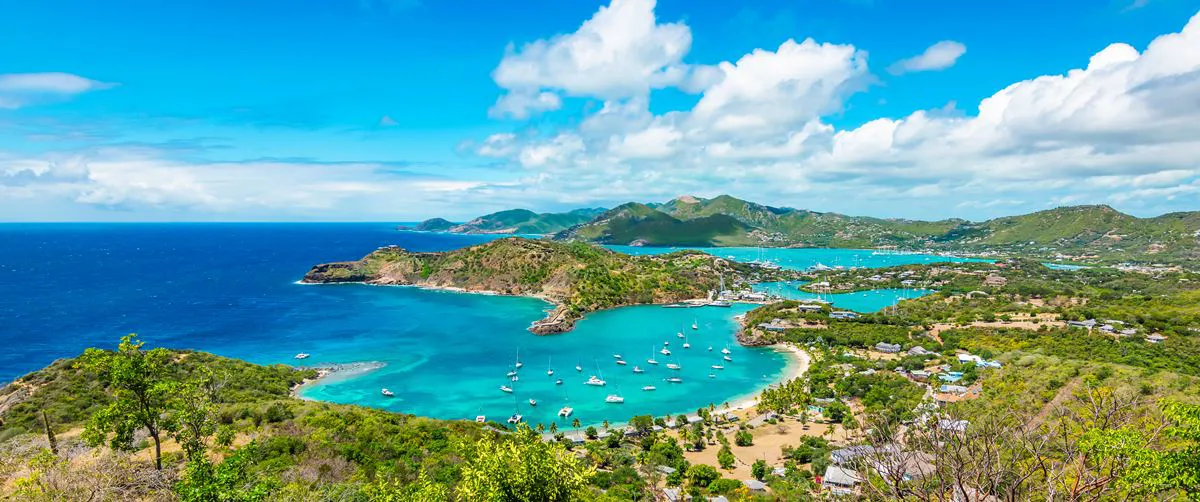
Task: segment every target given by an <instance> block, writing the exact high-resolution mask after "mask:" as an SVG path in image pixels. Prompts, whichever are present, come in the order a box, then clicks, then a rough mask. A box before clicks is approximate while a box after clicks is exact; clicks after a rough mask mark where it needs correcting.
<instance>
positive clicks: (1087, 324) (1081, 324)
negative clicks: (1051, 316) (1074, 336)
mask: <svg viewBox="0 0 1200 502" xmlns="http://www.w3.org/2000/svg"><path fill="white" fill-rule="evenodd" d="M1067 326H1071V327H1075V328H1084V329H1092V328H1094V327H1096V320H1095V319H1088V320H1086V321H1067Z"/></svg>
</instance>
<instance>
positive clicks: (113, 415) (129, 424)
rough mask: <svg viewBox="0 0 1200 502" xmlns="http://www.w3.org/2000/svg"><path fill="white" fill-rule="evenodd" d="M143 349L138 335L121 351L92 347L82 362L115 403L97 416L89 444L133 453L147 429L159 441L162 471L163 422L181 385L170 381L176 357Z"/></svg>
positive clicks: (125, 341)
mask: <svg viewBox="0 0 1200 502" xmlns="http://www.w3.org/2000/svg"><path fill="white" fill-rule="evenodd" d="M142 345H144V342H142V341H139V340H138V338H137V335H136V334H129V335H126V336H124V337H122V338H121V344H120V345H119V346H118V347H117V351H116V352H109V351H106V350H101V349H95V348H91V349H87V351H85V352H84V353H83V356H81V357H80V365H81V366H82V367H84V368H86V369H88V370H89V371H94V372H95V373H97V374H98V375H99V378H100V381H101V382H103V383H104V384H105V385H106V386H107V387H108V389H109V391H110V392H111V393H112V398H113V401H112V402H111V403H109V405H108V406H106V407H104V408H103V409H101V410H98V411H96V413H95V414H93V415H92V417H91V420H90V421H89V422H88V423H87V426H86V427H85V428H84V433H83V439H84V441H85V442H86V443H87V444H88V445H89V446H99V445H101V444H108V445H109V446H110V447H111V448H113V449H117V450H133V449H134V444H133V439H134V434H135V432H136V431H137V430H138V429H145V430H146V432H147V434H149V436H150V438H151V439H153V440H154V467H155V468H156V469H160V470H161V469H162V442H161V435H162V432H163V428H162V425H163V424H162V423H161V420H162V416H163V414H164V412H166V411H167V407H168V402H169V400H170V397H171V396H172V395H173V394H174V391H175V387H176V386H175V385H173V384H172V382H170V381H169V380H168V379H167V376H166V373H167V363H168V361H169V360H170V357H171V355H170V353H169V352H167V351H166V350H164V349H153V350H149V351H143V350H142Z"/></svg>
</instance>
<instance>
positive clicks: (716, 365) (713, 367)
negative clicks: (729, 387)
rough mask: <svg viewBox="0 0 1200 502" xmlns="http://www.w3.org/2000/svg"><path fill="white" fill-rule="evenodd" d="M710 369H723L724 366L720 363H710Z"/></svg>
mask: <svg viewBox="0 0 1200 502" xmlns="http://www.w3.org/2000/svg"><path fill="white" fill-rule="evenodd" d="M712 369H714V370H723V369H725V366H722V365H720V364H714V365H712Z"/></svg>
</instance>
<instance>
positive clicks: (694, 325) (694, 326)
mask: <svg viewBox="0 0 1200 502" xmlns="http://www.w3.org/2000/svg"><path fill="white" fill-rule="evenodd" d="M692 329H700V325H698V324H696V320H695V319H693V320H692Z"/></svg>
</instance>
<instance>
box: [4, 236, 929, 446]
mask: <svg viewBox="0 0 1200 502" xmlns="http://www.w3.org/2000/svg"><path fill="white" fill-rule="evenodd" d="M494 238H496V236H469V235H449V234H433V233H415V232H397V231H395V229H394V226H393V225H391V224H380V223H361V224H360V223H356V224H3V225H0V243H2V244H3V245H0V318H3V319H4V320H5V322H4V323H3V324H2V325H0V343H2V344H3V345H4V347H5V348H6V350H4V351H0V381H8V380H11V379H13V378H16V377H17V376H19V375H21V374H24V373H26V372H29V371H33V370H36V369H39V368H41V367H44V366H46V365H47V364H49V363H50V362H52V361H53V360H54V359H57V358H61V357H71V356H75V355H77V354H79V353H80V352H81V351H82V350H83V349H84V348H87V347H91V346H99V347H113V346H115V344H116V341H117V339H118V338H119V337H120V336H122V335H124V334H126V333H131V332H137V333H139V334H140V335H141V337H142V338H143V339H144V340H146V341H147V343H148V345H149V346H152V347H172V348H185V349H197V350H205V351H210V352H213V353H216V354H219V355H223V356H228V357H235V358H239V359H244V360H248V361H251V362H255V363H263V364H270V363H285V364H295V363H298V362H299V361H297V360H295V359H293V358H292V356H294V355H295V354H297V353H299V352H306V353H309V354H311V357H310V358H309V359H306V360H304V361H303V363H304V364H307V365H314V364H321V363H353V362H370V361H377V362H382V363H385V364H386V365H385V366H384V367H383V368H380V369H378V370H375V371H372V372H369V373H365V374H362V375H358V376H357V377H355V378H349V379H342V380H337V379H331V380H328V381H323V382H321V383H320V384H318V385H315V386H312V387H309V388H306V389H304V391H303V395H304V396H306V397H309V398H313V399H325V400H329V401H335V402H342V403H354V404H363V405H368V406H375V407H380V408H386V409H390V410H395V411H401V412H406V413H414V414H419V415H427V416H434V417H439V418H473V417H474V416H476V415H478V414H480V413H482V414H485V415H487V416H488V417H489V418H490V419H493V420H503V419H504V418H505V417H507V416H508V415H509V414H511V413H512V412H513V410H514V409H518V408H519V409H520V411H521V413H522V414H524V415H526V416H527V417H528V420H530V421H534V422H535V423H536V422H542V423H546V424H548V423H550V421H551V419H553V418H554V415H555V412H556V411H557V410H558V409H559V408H560V407H561V406H562V403H563V402H567V403H569V404H570V406H572V407H574V408H575V409H576V410H577V411H576V414H577V415H578V416H579V417H580V419H581V420H582V421H584V422H585V423H589V422H590V423H596V422H600V421H603V420H610V421H613V422H620V421H625V420H627V419H628V418H629V417H631V416H633V415H635V414H642V413H654V414H656V415H663V414H666V413H668V412H670V413H677V412H687V411H694V410H695V409H696V408H697V407H700V406H707V405H708V404H709V403H713V404H716V405H717V406H720V405H721V404H722V403H724V402H726V401H736V400H738V399H740V398H742V397H746V396H749V395H753V394H754V393H755V392H756V391H757V390H758V389H760V388H762V387H763V386H765V385H767V384H768V383H770V382H773V381H775V380H776V379H777V378H778V377H779V375H781V374H782V373H783V372H784V371H786V367H787V365H786V362H785V358H784V357H783V356H782V355H780V354H778V353H776V352H774V351H772V350H770V349H750V348H743V347H740V346H737V345H736V344H735V343H734V330H735V324H734V321H733V319H732V318H733V316H734V315H736V314H738V313H740V312H744V311H746V310H748V309H749V306H735V307H733V308H700V309H664V308H661V307H653V306H643V307H628V308H622V309H616V310H611V311H606V312H599V313H595V314H593V315H590V316H588V317H587V318H586V319H584V320H583V321H581V322H580V323H579V325H578V327H577V328H576V329H575V330H574V331H573V332H571V333H567V334H564V335H557V336H549V337H538V336H534V335H532V334H531V333H529V332H528V331H526V329H525V328H526V327H527V326H528V324H529V323H530V322H531V321H533V320H536V319H539V318H541V317H542V312H543V310H544V309H545V308H547V304H545V303H543V302H541V301H539V300H534V299H528V298H507V297H498V296H485V295H471V294H459V293H449V292H440V291H427V290H421V289H416V288H407V287H376V286H365V285H320V286H313V285H298V284H296V281H297V280H298V279H299V278H300V277H302V276H303V275H304V273H305V272H306V271H307V270H308V269H309V267H310V266H312V265H313V264H316V263H320V262H327V261H336V260H353V259H357V258H360V257H362V256H363V255H365V254H367V253H369V252H370V251H371V250H374V249H375V248H377V247H379V246H384V245H391V244H395V245H399V246H401V247H404V248H407V249H411V250H414V251H440V250H447V249H453V248H458V247H463V246H468V245H472V244H477V243H481V242H485V241H487V240H491V239H494ZM639 251H642V252H646V251H648V250H647V249H645V248H643V249H640V250H639ZM772 251H773V252H774V253H779V254H778V256H779V258H780V259H781V261H786V262H788V263H793V264H798V263H804V262H807V261H812V260H825V261H829V262H833V260H829V259H828V258H826V257H827V256H833V255H839V256H840V255H842V254H843V253H846V252H847V251H846V250H811V249H802V250H772ZM735 252H736V251H735ZM718 253H725V250H724V249H721V250H719V251H718ZM827 253H833V254H832V255H831V254H827ZM851 253H854V252H853V251H851ZM859 253H861V255H860V259H859V263H860V264H861V265H862V266H872V265H890V264H894V263H895V262H894V260H896V259H904V260H909V261H911V260H920V261H924V260H925V259H926V258H925V257H922V256H919V255H881V256H878V257H876V258H868V257H870V256H872V255H871V254H870V252H865V253H864V252H859ZM789 256H790V258H789ZM874 259H878V261H872V260H874ZM928 259H930V260H934V259H941V258H940V257H929V258H928ZM834 263H836V262H834ZM847 308H853V307H847ZM693 320H695V321H697V323H698V325H699V328H700V329H698V330H696V331H695V332H692V331H691V330H690V324H691V322H692V321H693ZM685 326H688V329H686V330H685V332H687V333H688V335H689V337H691V338H690V339H689V340H690V341H691V343H692V345H693V347H692V349H688V350H686V351H685V350H683V349H681V348H680V345H681V344H682V341H681V340H679V339H678V338H675V333H676V332H678V331H680V329H681V328H683V327H685ZM663 341H669V342H670V343H671V348H670V350H672V352H673V354H675V355H678V358H679V360H678V362H679V364H680V365H681V366H682V367H683V369H682V370H681V373H682V374H681V377H682V378H683V379H684V383H682V384H668V383H666V382H663V381H662V380H661V379H662V378H664V376H665V373H666V371H667V370H666V369H665V365H666V363H667V362H668V361H667V358H664V357H662V356H661V354H660V355H659V358H658V359H659V362H660V365H659V367H658V368H654V369H650V368H649V367H648V365H645V364H643V363H644V362H645V359H646V358H647V357H649V355H650V351H651V348H652V346H661V344H662V342H663ZM708 345H713V347H714V352H715V353H719V351H720V349H721V347H724V346H726V345H728V346H729V349H730V350H731V351H733V354H732V358H733V360H734V361H733V362H732V363H731V364H726V365H725V366H726V369H724V370H711V368H709V366H711V365H712V364H714V363H716V362H719V356H715V354H714V353H709V352H708V351H707V347H708ZM518 348H520V351H521V359H522V361H523V362H524V363H525V368H524V369H523V370H522V372H521V375H520V376H521V380H520V381H518V382H516V386H515V387H516V388H515V390H516V392H514V394H512V395H508V394H504V393H501V392H500V390H499V386H500V385H501V384H505V383H507V381H506V380H505V377H504V375H505V373H506V372H507V371H508V366H509V365H510V364H511V363H512V362H513V360H514V359H515V358H516V351H517V349H518ZM613 353H621V354H622V355H623V356H624V357H625V358H627V359H628V360H629V366H626V367H620V366H617V365H616V364H615V363H614V360H613V358H612V354H613ZM548 360H552V365H553V367H554V369H555V372H556V375H555V376H556V377H561V378H563V380H564V385H563V386H561V387H558V386H555V385H553V381H552V380H551V379H550V378H549V377H547V376H546V375H545V371H546V369H547V367H548V366H549V365H550V364H549V363H551V361H548ZM576 363H580V364H582V366H584V371H583V372H582V373H577V372H575V370H574V366H575V364H576ZM634 364H638V365H642V366H643V368H645V369H647V373H646V374H645V375H641V376H637V375H634V374H633V373H632V366H633V365H634ZM597 368H599V369H598V370H597ZM593 372H595V374H602V375H603V377H604V378H605V379H607V380H609V382H610V384H609V385H608V386H606V387H604V388H593V387H585V386H583V385H582V382H583V381H584V380H585V379H586V378H587V377H588V376H589V375H591V374H593ZM709 372H713V373H715V374H716V378H714V379H709V378H708V373H709ZM652 382H653V383H654V384H655V386H656V387H657V388H658V390H656V391H654V392H645V393H643V392H642V391H641V390H640V389H641V387H642V386H643V385H646V384H648V383H652ZM382 387H387V388H389V389H391V390H393V391H394V392H395V393H396V397H394V398H391V399H387V398H384V397H383V396H382V395H380V392H379V390H380V388H382ZM618 390H619V392H620V393H621V394H622V395H624V397H625V398H626V402H625V403H624V404H622V405H615V404H607V403H604V402H603V401H604V396H607V395H608V394H609V393H614V392H617V391H618ZM530 397H533V398H535V399H537V400H538V401H539V405H538V407H537V408H536V409H532V410H531V409H529V407H528V405H527V404H523V403H525V401H526V400H527V399H529V398H530ZM563 423H564V422H563V421H559V425H563Z"/></svg>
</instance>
